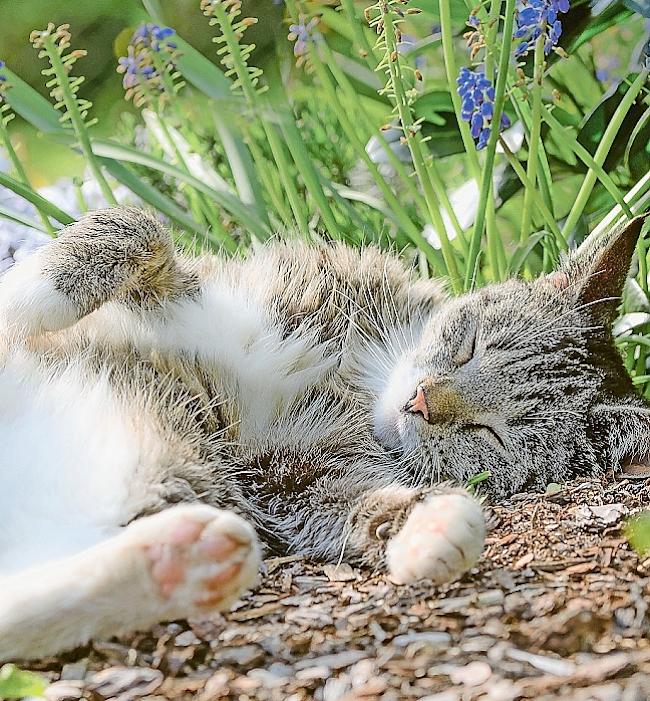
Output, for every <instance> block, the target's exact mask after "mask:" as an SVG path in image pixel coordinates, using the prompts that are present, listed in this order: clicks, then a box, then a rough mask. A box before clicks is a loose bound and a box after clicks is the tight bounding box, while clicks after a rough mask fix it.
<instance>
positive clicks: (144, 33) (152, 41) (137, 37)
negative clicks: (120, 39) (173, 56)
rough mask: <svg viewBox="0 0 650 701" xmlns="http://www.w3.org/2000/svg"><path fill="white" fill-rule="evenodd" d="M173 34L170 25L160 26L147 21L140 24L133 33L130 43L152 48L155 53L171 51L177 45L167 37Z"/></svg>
mask: <svg viewBox="0 0 650 701" xmlns="http://www.w3.org/2000/svg"><path fill="white" fill-rule="evenodd" d="M174 34H175V32H174V30H173V29H172V28H171V27H161V26H160V25H158V24H153V23H152V22H147V23H146V24H141V25H140V26H139V27H138V28H137V29H136V31H135V32H134V34H133V38H132V39H131V43H132V44H134V45H135V46H138V45H141V46H145V47H147V48H150V49H152V50H153V51H155V52H156V53H159V52H160V51H173V50H174V49H176V48H177V45H176V44H175V43H174V42H173V41H169V37H171V36H173V35H174Z"/></svg>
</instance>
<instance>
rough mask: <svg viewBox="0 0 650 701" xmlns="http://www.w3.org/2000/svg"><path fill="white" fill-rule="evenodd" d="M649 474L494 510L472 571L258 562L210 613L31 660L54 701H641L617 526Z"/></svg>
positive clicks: (633, 563) (642, 492)
mask: <svg viewBox="0 0 650 701" xmlns="http://www.w3.org/2000/svg"><path fill="white" fill-rule="evenodd" d="M649 505H650V483H647V482H643V481H629V480H619V481H615V480H614V479H613V478H612V476H611V475H610V476H609V477H608V479H603V480H602V481H601V480H588V481H584V480H583V481H577V482H572V483H570V484H568V485H566V486H565V487H564V488H563V489H561V490H560V491H557V492H555V493H553V494H546V495H535V494H522V495H516V496H515V497H513V498H512V499H511V500H509V501H508V502H506V503H504V504H501V505H499V506H497V507H492V508H490V509H489V513H490V522H491V523H490V526H491V529H490V532H489V535H488V540H487V548H486V551H485V554H484V557H483V559H482V560H481V562H480V563H479V566H478V567H477V568H475V569H473V570H472V571H471V572H470V573H468V574H467V575H466V576H465V577H464V578H463V579H462V580H461V581H460V582H457V583H454V584H451V585H448V586H445V587H441V588H435V587H431V586H426V585H424V584H423V585H418V586H412V587H397V586H395V585H393V584H392V583H391V582H390V581H389V580H388V579H387V578H386V577H379V576H372V577H371V576H369V575H368V573H365V572H361V571H358V570H355V569H352V568H351V567H349V566H348V565H345V564H343V565H340V566H339V567H335V566H325V567H323V566H315V565H312V564H310V563H308V562H304V561H303V560H301V559H296V558H280V559H278V558H276V559H271V560H267V562H266V574H265V577H264V580H263V584H262V586H261V587H260V588H259V589H258V590H257V591H255V592H254V593H252V594H250V595H249V596H247V597H246V598H245V599H244V600H243V601H241V602H240V603H238V604H237V605H236V606H235V608H234V609H233V610H232V611H231V612H230V613H228V614H225V615H222V616H217V617H215V618H213V619H212V620H210V621H191V622H189V623H187V622H177V623H171V624H168V625H165V626H159V627H157V628H155V629H154V630H153V631H150V632H149V633H147V634H139V635H134V636H130V637H128V638H124V639H120V640H113V641H109V642H96V643H94V644H93V645H91V646H87V647H85V648H81V649H78V650H76V651H74V652H73V653H70V654H68V655H66V656H65V657H62V658H57V659H51V660H45V661H42V662H41V663H39V664H32V665H31V669H34V670H35V671H39V672H41V673H45V674H46V675H48V676H49V678H50V679H51V680H52V684H51V685H50V687H49V689H48V691H47V697H48V699H51V700H55V699H56V700H57V701H63V700H65V699H79V698H85V699H92V700H93V701H103V700H104V699H119V701H130V700H131V699H145V700H147V701H163V700H164V699H173V700H174V701H176V700H180V699H196V700H197V701H212V700H215V701H217V700H226V699H238V700H240V701H265V700H269V701H271V700H273V701H276V700H277V701H302V700H304V699H315V700H318V701H402V700H404V701H407V700H409V699H421V700H424V699H426V701H515V700H518V699H536V701H550V700H551V699H558V698H563V699H570V700H571V701H647V700H648V699H650V641H649V640H648V632H649V629H650V617H649V615H648V606H649V604H650V558H647V559H645V560H644V559H643V558H641V557H639V556H638V555H637V554H636V553H635V552H634V551H633V550H632V549H631V548H630V546H629V545H628V543H627V540H626V538H625V536H624V534H623V527H624V525H625V521H626V519H627V517H628V516H629V515H631V514H633V513H634V512H636V511H638V510H639V509H640V508H642V507H644V506H646V507H647V506H649Z"/></svg>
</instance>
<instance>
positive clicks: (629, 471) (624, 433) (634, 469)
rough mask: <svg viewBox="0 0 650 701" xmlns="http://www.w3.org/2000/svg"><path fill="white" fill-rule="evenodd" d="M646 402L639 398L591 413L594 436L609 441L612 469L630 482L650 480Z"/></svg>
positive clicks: (649, 409) (649, 425) (599, 406)
mask: <svg viewBox="0 0 650 701" xmlns="http://www.w3.org/2000/svg"><path fill="white" fill-rule="evenodd" d="M628 402H629V403H628ZM642 402H643V400H641V399H640V398H639V397H638V396H636V395H635V396H634V397H629V398H628V399H627V400H625V399H623V401H622V402H621V403H618V402H614V403H612V404H596V405H595V406H594V407H592V408H591V410H590V423H591V432H592V435H593V436H594V437H595V438H596V440H597V441H605V445H603V446H602V448H603V449H604V450H605V451H606V453H607V462H608V463H609V466H610V467H612V468H613V469H614V470H615V472H616V473H619V474H621V476H623V477H628V478H629V479H646V478H650V407H648V406H643V405H642Z"/></svg>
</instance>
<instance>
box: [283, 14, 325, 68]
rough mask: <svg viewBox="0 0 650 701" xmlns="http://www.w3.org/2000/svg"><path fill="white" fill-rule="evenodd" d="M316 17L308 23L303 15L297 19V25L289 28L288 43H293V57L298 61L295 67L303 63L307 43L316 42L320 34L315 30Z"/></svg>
mask: <svg viewBox="0 0 650 701" xmlns="http://www.w3.org/2000/svg"><path fill="white" fill-rule="evenodd" d="M317 25H318V17H312V18H311V19H310V20H309V21H307V18H306V17H305V16H304V15H300V17H299V18H298V24H292V25H291V26H290V27H289V35H288V37H287V38H288V39H289V41H293V42H295V43H294V45H293V55H294V56H295V57H296V58H297V59H298V61H297V65H300V64H301V63H304V61H305V56H306V54H307V50H308V45H309V42H310V41H311V42H314V41H318V40H319V39H320V38H321V34H320V32H319V31H317V30H316V26H317Z"/></svg>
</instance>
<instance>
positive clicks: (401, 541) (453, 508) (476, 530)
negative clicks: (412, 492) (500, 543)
mask: <svg viewBox="0 0 650 701" xmlns="http://www.w3.org/2000/svg"><path fill="white" fill-rule="evenodd" d="M484 541H485V519H484V517H483V511H482V509H481V507H480V505H479V504H478V502H477V501H476V500H474V499H472V498H471V497H470V496H469V495H466V494H461V493H449V494H434V495H432V496H429V497H428V498H426V499H425V500H424V501H421V502H419V503H417V504H416V505H415V506H414V507H413V509H412V511H411V513H410V514H409V517H408V519H407V520H406V523H405V524H404V526H403V527H402V529H401V530H400V531H399V533H398V534H397V535H396V536H395V537H394V538H392V539H391V540H390V541H389V543H388V547H387V551H386V558H387V563H388V571H389V573H390V575H391V578H392V579H393V581H395V582H397V583H399V584H409V583H412V582H416V581H418V580H421V579H431V580H433V581H434V582H435V583H436V584H443V583H445V582H450V581H452V580H454V579H457V578H458V577H460V576H461V575H462V574H463V573H464V572H466V571H467V570H468V569H469V568H470V567H471V566H472V565H474V564H475V563H476V561H477V560H478V559H479V557H480V556H481V552H482V551H483V544H484Z"/></svg>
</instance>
